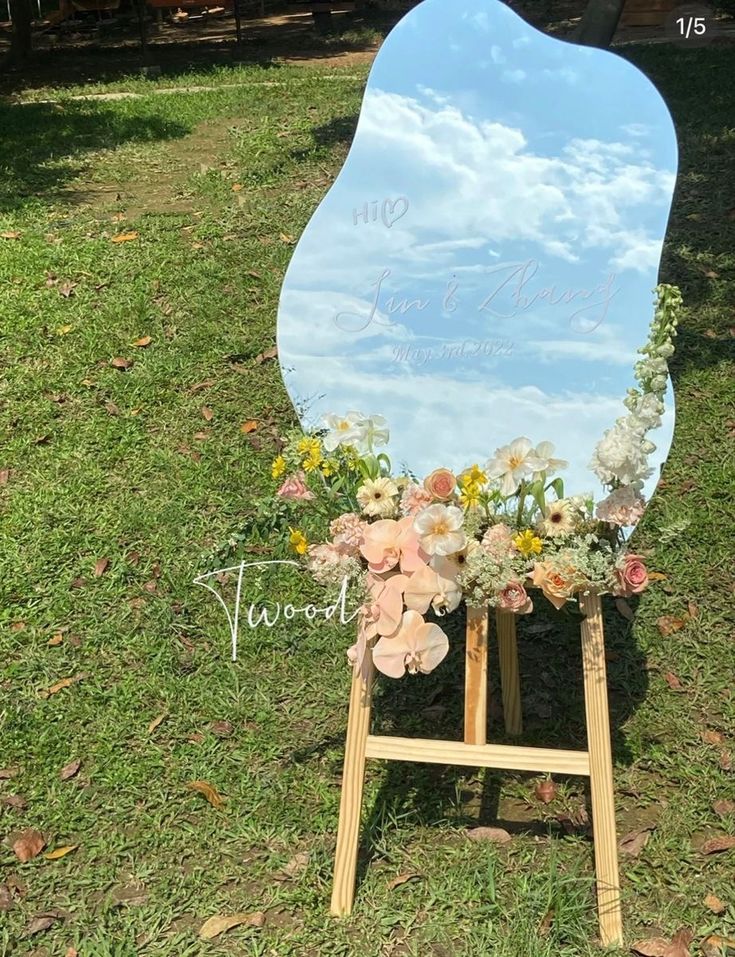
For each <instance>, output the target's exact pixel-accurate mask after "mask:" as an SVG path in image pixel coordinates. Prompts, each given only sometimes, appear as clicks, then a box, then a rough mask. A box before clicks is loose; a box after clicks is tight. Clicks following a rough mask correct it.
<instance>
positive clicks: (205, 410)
mask: <svg viewBox="0 0 735 957" xmlns="http://www.w3.org/2000/svg"><path fill="white" fill-rule="evenodd" d="M202 418H203V419H204V421H205V422H211V421H212V419H213V418H214V412H212V410H211V409H210V408H209V406H208V405H203V406H202Z"/></svg>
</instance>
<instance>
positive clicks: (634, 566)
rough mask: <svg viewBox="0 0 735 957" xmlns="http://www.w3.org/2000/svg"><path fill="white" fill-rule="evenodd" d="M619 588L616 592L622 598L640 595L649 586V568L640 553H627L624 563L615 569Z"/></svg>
mask: <svg viewBox="0 0 735 957" xmlns="http://www.w3.org/2000/svg"><path fill="white" fill-rule="evenodd" d="M615 574H616V576H617V579H618V588H617V590H616V592H615V594H616V595H619V596H620V597H621V598H630V596H631V595H639V594H640V593H641V592H642V591H644V590H645V589H646V588H647V587H648V569H647V568H646V566H645V564H644V562H643V559H642V558H641V557H640V555H625V556H624V557H623V563H622V565H618V567H617V568H616V569H615Z"/></svg>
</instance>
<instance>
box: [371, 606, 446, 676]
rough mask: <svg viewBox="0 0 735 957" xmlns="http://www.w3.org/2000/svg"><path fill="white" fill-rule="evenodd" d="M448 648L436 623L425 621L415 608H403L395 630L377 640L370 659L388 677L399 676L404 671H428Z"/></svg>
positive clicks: (436, 663) (443, 635)
mask: <svg viewBox="0 0 735 957" xmlns="http://www.w3.org/2000/svg"><path fill="white" fill-rule="evenodd" d="M448 651H449V640H448V639H447V636H446V635H445V634H444V632H443V631H442V630H441V628H440V627H439V626H438V625H435V624H433V623H431V624H429V623H427V622H425V621H424V619H423V618H422V617H421V615H419V613H418V612H417V611H407V612H404V614H403V617H402V619H401V625H400V627H399V629H398V630H397V631H396V633H395V634H393V635H391V636H390V637H382V638H381V639H380V640H379V641H378V642H377V644H376V645H375V648H374V649H373V661H374V662H375V667H376V668H377V669H378V671H380V672H382V673H383V674H384V675H388V677H389V678H402V677H403V675H404V673H405V671H406V670H408V672H409V674H412V675H415V674H416V673H417V672H419V671H420V672H422V674H428V673H429V672H430V671H433V670H434V668H436V666H437V665H438V664H440V663H441V662H442V661H443V660H444V658H445V657H446V654H447V652H448Z"/></svg>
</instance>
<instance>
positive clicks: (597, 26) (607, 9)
mask: <svg viewBox="0 0 735 957" xmlns="http://www.w3.org/2000/svg"><path fill="white" fill-rule="evenodd" d="M624 5H625V0H589V3H588V4H587V7H586V9H585V11H584V16H583V17H582V22H581V23H580V25H579V27H578V28H577V32H576V33H575V35H574V40H575V41H576V42H577V43H581V44H583V45H584V46H588V47H603V48H604V47H609V46H610V43H611V41H612V38H613V36H614V35H615V31H616V30H617V27H618V21H619V20H620V14H621V13H622V12H623V6H624Z"/></svg>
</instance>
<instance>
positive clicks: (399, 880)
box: [388, 871, 424, 891]
mask: <svg viewBox="0 0 735 957" xmlns="http://www.w3.org/2000/svg"><path fill="white" fill-rule="evenodd" d="M423 877H424V875H423V874H418V873H417V872H416V871H409V872H408V873H406V874H399V875H398V877H394V878H393V880H392V881H389V882H388V890H389V891H392V890H395V889H396V887H400V886H401V884H407V883H408V882H409V881H420V880H423Z"/></svg>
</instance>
